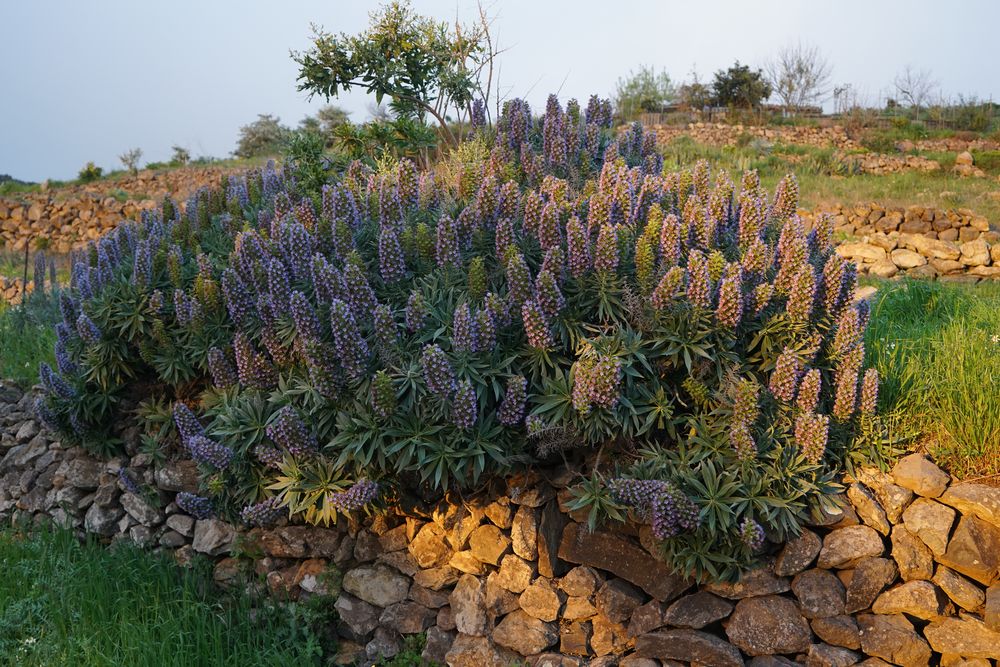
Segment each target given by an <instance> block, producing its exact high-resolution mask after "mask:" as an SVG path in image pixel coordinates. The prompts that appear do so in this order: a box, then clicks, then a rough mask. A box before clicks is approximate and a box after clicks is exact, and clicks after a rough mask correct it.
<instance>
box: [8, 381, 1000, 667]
mask: <svg viewBox="0 0 1000 667" xmlns="http://www.w3.org/2000/svg"><path fill="white" fill-rule="evenodd" d="M32 400H33V397H32V396H31V394H23V393H22V392H20V391H18V390H16V389H13V388H10V387H5V386H0V520H3V521H8V520H10V519H11V518H12V517H14V516H17V517H20V518H25V519H31V520H35V521H38V520H42V519H44V518H48V519H51V520H54V521H55V522H57V523H59V524H61V525H66V526H69V527H71V528H73V529H75V530H77V531H78V532H79V533H80V534H82V533H84V532H89V533H94V534H97V535H100V536H103V537H105V538H108V539H110V540H112V541H116V540H131V541H134V542H137V543H139V544H143V545H147V546H149V547H151V548H155V549H162V550H170V551H171V552H172V553H173V554H174V555H175V557H176V558H177V560H178V561H179V562H181V563H188V562H189V561H190V560H191V558H192V556H193V555H194V554H196V553H198V554H202V555H204V556H207V557H212V558H215V559H216V565H215V578H216V580H217V581H218V582H219V583H220V584H221V585H224V586H239V585H243V584H245V583H246V581H245V579H244V578H245V577H246V576H247V574H246V573H247V572H248V571H252V572H254V573H255V574H256V575H257V576H259V577H262V578H264V580H265V581H266V582H267V586H268V588H269V589H270V590H271V591H272V592H273V593H275V594H276V595H279V596H280V597H282V598H291V599H296V598H300V599H301V598H306V597H309V596H314V595H324V596H328V597H330V599H331V603H332V604H333V605H334V606H335V607H336V609H337V612H338V621H337V628H336V629H337V632H338V633H339V635H340V636H341V637H342V641H341V643H340V649H341V654H340V655H339V656H338V664H346V663H349V662H360V663H363V664H371V663H372V662H373V661H374V660H376V659H378V658H385V657H390V656H393V655H395V654H396V653H398V652H399V651H400V650H401V649H402V647H403V640H404V638H405V637H406V636H408V635H414V634H424V635H425V636H426V647H425V650H424V654H423V657H424V658H425V659H426V660H432V661H435V662H438V663H442V664H447V665H451V666H452V667H483V666H492V665H496V666H498V667H505V666H506V665H509V664H515V663H516V664H524V663H527V664H530V665H534V666H539V665H542V666H546V667H549V666H552V667H554V666H557V665H558V666H562V667H578V666H582V665H622V666H624V667H658V666H659V665H665V666H666V665H671V666H672V665H680V664H697V665H721V666H723V667H730V666H732V667H738V666H740V665H745V664H750V665H760V666H765V665H794V664H806V665H827V666H846V665H853V664H863V665H868V666H869V667H876V666H878V665H886V664H894V665H904V666H910V665H928V664H940V665H949V666H951V665H989V664H992V663H990V662H989V661H990V660H996V659H1000V489H998V488H994V487H989V486H985V485H982V484H977V483H973V482H957V481H955V480H952V479H950V478H949V476H948V475H947V474H946V473H944V472H942V471H941V470H940V469H939V468H938V467H937V466H935V465H934V464H933V463H931V462H930V461H929V460H927V459H926V458H924V457H923V456H922V455H920V454H911V455H909V456H907V457H905V458H903V459H901V460H900V461H899V462H898V463H897V464H896V466H895V467H894V468H893V470H892V471H891V473H882V472H878V471H874V470H865V471H860V472H859V473H858V474H857V478H856V479H854V478H852V479H847V480H845V484H846V486H847V491H846V493H845V494H844V496H843V498H842V499H841V500H842V507H843V509H842V511H840V512H838V513H837V514H835V515H833V514H828V515H824V516H823V517H821V519H820V520H818V521H816V522H814V523H813V524H812V525H810V527H809V528H808V529H806V530H804V531H803V532H802V534H801V535H800V536H798V537H797V538H795V539H793V540H791V541H789V542H788V543H786V544H784V545H770V548H769V549H767V550H766V553H765V555H764V556H763V557H762V562H761V565H760V567H758V568H757V569H755V570H752V571H750V572H748V573H746V574H745V575H744V576H743V577H742V578H741V580H740V581H739V582H737V583H715V584H708V585H703V586H697V585H695V583H694V582H693V581H692V580H690V579H689V578H686V577H684V576H680V575H678V574H674V573H671V572H670V570H669V569H668V568H667V567H666V565H665V564H664V563H663V562H662V561H661V560H659V559H658V558H657V556H656V554H657V546H656V544H655V543H654V540H653V539H652V531H651V529H650V527H649V526H645V525H633V524H628V525H624V526H610V527H607V528H605V529H601V530H598V531H597V532H590V531H589V530H588V529H587V526H586V517H585V516H583V515H581V514H580V513H579V512H575V511H571V510H570V508H569V501H570V500H571V498H572V496H571V495H570V493H569V491H568V489H567V488H566V487H565V484H564V483H563V481H561V480H567V481H568V480H571V479H574V475H573V474H571V471H568V470H553V471H547V474H546V475H545V479H548V480H551V481H543V478H542V476H540V475H538V476H527V475H522V476H518V477H513V478H511V479H509V480H507V486H506V489H505V491H504V492H503V493H501V494H499V495H492V496H488V497H485V496H481V497H474V498H470V499H466V500H465V501H460V502H452V503H449V502H446V501H442V502H441V503H440V504H438V505H436V506H433V507H426V508H410V509H409V510H408V511H406V512H404V511H402V510H396V511H394V512H390V513H388V514H385V515H381V516H378V517H376V518H373V519H370V520H366V521H365V522H360V521H341V522H339V523H338V524H337V525H336V526H334V527H332V528H323V527H316V526H304V525H278V526H277V527H273V528H252V529H250V528H247V527H243V526H233V525H230V524H227V523H225V522H223V521H220V520H218V519H215V518H205V519H196V518H194V517H192V516H189V515H187V514H185V513H184V512H183V511H182V510H181V509H180V508H179V507H178V506H177V504H176V502H175V498H176V496H177V494H178V492H182V491H183V492H196V491H197V471H196V470H195V468H194V467H193V465H191V464H190V463H185V462H178V461H173V462H170V461H168V462H162V463H156V462H154V461H152V460H151V459H150V458H149V457H147V456H146V455H143V454H135V455H133V456H130V457H122V458H117V459H112V460H110V461H106V462H100V461H97V460H95V459H93V458H92V457H90V456H89V455H87V454H85V453H84V452H82V451H81V450H79V449H78V448H65V447H63V446H62V445H61V444H60V443H59V442H58V441H54V440H53V438H52V436H51V435H50V434H49V433H48V432H47V431H46V430H45V428H44V427H41V426H39V425H38V424H37V423H36V422H35V421H34V419H33V418H32V416H31V404H32ZM121 435H122V437H123V439H124V440H125V442H126V443H129V444H128V448H129V449H134V448H135V447H136V445H137V440H138V438H137V436H138V430H137V429H135V427H131V428H130V429H129V430H126V432H123V433H122V434H121ZM237 538H238V540H239V543H240V545H241V548H240V554H242V555H241V556H239V557H236V556H233V555H231V552H232V549H233V547H234V545H235V544H236V542H237ZM247 554H256V560H255V561H253V562H252V563H248V562H246V561H245V560H242V559H246V558H248V556H247ZM340 573H342V577H339V576H336V575H339V574H340ZM338 581H339V583H338Z"/></svg>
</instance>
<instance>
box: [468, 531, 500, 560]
mask: <svg viewBox="0 0 1000 667" xmlns="http://www.w3.org/2000/svg"><path fill="white" fill-rule="evenodd" d="M469 546H470V547H471V548H472V555H474V556H475V557H476V558H478V559H479V560H480V561H482V562H483V563H488V564H490V565H497V564H499V563H500V557H501V556H503V555H504V554H505V553H507V549H509V548H510V538H509V537H507V536H506V535H504V534H503V533H501V532H500V529H499V528H497V527H496V526H491V525H489V524H484V525H482V526H479V527H478V528H476V529H475V530H474V531H472V535H470V536H469Z"/></svg>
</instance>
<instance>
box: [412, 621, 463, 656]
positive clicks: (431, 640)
mask: <svg viewBox="0 0 1000 667" xmlns="http://www.w3.org/2000/svg"><path fill="white" fill-rule="evenodd" d="M454 641H455V633H453V632H446V631H444V630H442V629H441V628H439V627H437V626H433V627H431V628H430V629H428V630H427V641H426V642H425V643H424V650H423V652H422V653H421V654H420V657H421V659H422V660H423V661H424V662H425V663H429V664H437V665H443V664H445V660H446V656H447V655H448V651H449V650H450V649H451V645H452V642H454Z"/></svg>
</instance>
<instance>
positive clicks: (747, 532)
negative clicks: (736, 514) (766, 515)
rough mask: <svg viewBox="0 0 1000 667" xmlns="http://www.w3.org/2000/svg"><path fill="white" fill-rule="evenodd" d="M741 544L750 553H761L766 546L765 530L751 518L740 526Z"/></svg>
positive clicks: (746, 519) (747, 518)
mask: <svg viewBox="0 0 1000 667" xmlns="http://www.w3.org/2000/svg"><path fill="white" fill-rule="evenodd" d="M740 542H742V543H743V545H744V546H746V548H747V549H749V550H750V551H754V552H756V551H760V549H761V547H763V546H764V528H763V527H761V525H760V524H759V523H757V522H756V521H754V520H753V519H751V518H750V517H746V518H745V519H743V522H742V523H741V524H740Z"/></svg>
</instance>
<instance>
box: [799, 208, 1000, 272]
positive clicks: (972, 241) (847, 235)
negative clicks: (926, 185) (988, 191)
mask: <svg viewBox="0 0 1000 667" xmlns="http://www.w3.org/2000/svg"><path fill="white" fill-rule="evenodd" d="M800 214H801V215H802V217H803V218H805V219H806V221H807V222H808V223H809V224H811V223H812V222H813V221H814V220H815V218H816V216H817V215H820V214H828V215H833V216H834V217H833V223H834V232H835V233H836V234H838V235H840V236H841V237H842V240H841V241H840V242H839V244H838V246H837V252H838V253H839V254H840V255H841V256H842V257H845V258H847V259H850V260H853V261H854V262H855V263H856V264H857V265H858V268H859V269H860V270H861V271H862V272H863V273H870V274H871V275H874V276H879V277H881V278H892V277H894V276H897V275H907V276H911V277H918V278H940V279H943V280H956V281H969V282H976V281H978V280H982V279H996V278H1000V232H997V231H996V230H994V229H992V228H991V227H990V223H989V221H988V220H987V219H986V218H985V217H983V216H980V215H976V214H975V213H973V212H972V211H971V210H969V209H967V208H960V209H939V208H933V207H924V206H909V207H906V208H902V207H884V206H881V205H879V204H876V203H872V204H863V205H858V206H835V207H832V208H829V209H827V210H824V211H811V212H807V211H800Z"/></svg>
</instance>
